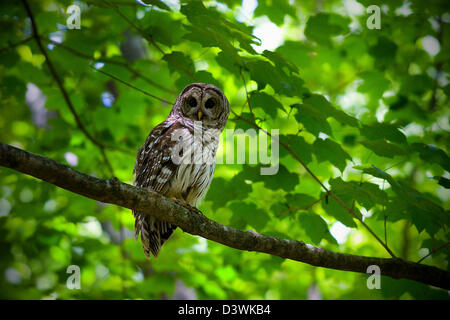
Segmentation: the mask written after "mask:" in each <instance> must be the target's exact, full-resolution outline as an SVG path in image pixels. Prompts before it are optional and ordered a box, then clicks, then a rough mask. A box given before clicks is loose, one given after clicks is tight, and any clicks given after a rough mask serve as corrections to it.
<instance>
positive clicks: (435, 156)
mask: <svg viewBox="0 0 450 320" xmlns="http://www.w3.org/2000/svg"><path fill="white" fill-rule="evenodd" d="M411 150H413V151H415V152H418V153H419V157H420V158H421V159H422V160H424V161H426V162H429V163H436V164H438V165H440V166H441V167H442V168H443V169H445V170H446V171H450V158H449V157H448V155H447V153H446V152H445V151H444V150H442V149H439V148H437V147H435V146H432V145H426V144H424V143H419V142H416V143H412V144H411Z"/></svg>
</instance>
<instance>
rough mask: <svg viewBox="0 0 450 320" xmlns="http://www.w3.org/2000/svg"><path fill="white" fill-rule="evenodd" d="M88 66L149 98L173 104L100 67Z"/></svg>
mask: <svg viewBox="0 0 450 320" xmlns="http://www.w3.org/2000/svg"><path fill="white" fill-rule="evenodd" d="M90 67H91V68H92V69H94V70H95V71H98V72H100V73H102V74H104V75H106V76H108V77H110V78H112V79H114V80H116V81H119V82H120V83H123V84H124V85H126V86H128V87H130V88H132V89H134V90H137V91H139V92H140V93H143V94H145V95H146V96H149V97H151V98H153V99H156V100H159V101H161V102H164V103H167V104H170V105H173V104H174V102H170V101H167V100H166V99H163V98H160V97H157V96H155V95H153V94H151V93H148V92H147V91H144V90H142V89H139V88H138V87H135V86H133V85H132V84H129V83H128V82H126V81H123V80H122V79H119V78H117V77H116V76H114V75H112V74H110V73H108V72H105V71H103V70H101V69H97V68H94V67H93V66H90Z"/></svg>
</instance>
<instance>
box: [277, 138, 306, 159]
mask: <svg viewBox="0 0 450 320" xmlns="http://www.w3.org/2000/svg"><path fill="white" fill-rule="evenodd" d="M280 141H283V142H284V143H286V144H287V145H288V146H289V148H290V149H291V150H292V151H293V152H294V153H295V154H296V155H297V156H298V157H299V158H300V159H301V160H302V161H303V162H304V163H306V164H308V163H310V162H311V161H312V154H313V147H312V145H311V144H309V143H307V142H306V141H305V138H303V137H302V136H297V135H294V134H288V135H286V136H281V137H280ZM280 155H281V156H282V157H284V156H286V155H291V154H290V153H289V152H288V151H287V150H286V149H285V148H280ZM291 156H292V155H291Z"/></svg>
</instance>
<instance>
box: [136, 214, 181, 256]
mask: <svg viewBox="0 0 450 320" xmlns="http://www.w3.org/2000/svg"><path fill="white" fill-rule="evenodd" d="M133 213H134V217H135V224H134V236H135V238H136V239H137V238H138V237H139V233H140V234H141V242H142V248H143V249H144V253H145V255H146V256H147V258H149V257H150V252H151V253H152V254H153V256H154V257H155V258H157V257H158V254H159V251H160V250H161V247H162V245H163V244H164V242H166V240H167V239H169V237H170V236H171V235H172V233H173V231H174V230H175V229H176V228H177V227H176V226H174V225H172V224H170V223H168V222H165V221H161V220H158V219H156V218H153V217H151V216H148V215H146V214H142V213H139V212H135V211H133Z"/></svg>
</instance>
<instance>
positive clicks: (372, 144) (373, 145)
mask: <svg viewBox="0 0 450 320" xmlns="http://www.w3.org/2000/svg"><path fill="white" fill-rule="evenodd" d="M361 144H362V145H363V146H365V147H366V148H368V149H370V150H372V151H373V152H374V153H375V154H377V155H379V156H382V157H388V158H393V157H395V156H403V155H405V154H406V152H405V150H403V149H402V148H400V147H399V146H397V145H395V144H393V143H390V142H387V141H385V140H365V141H361Z"/></svg>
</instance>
